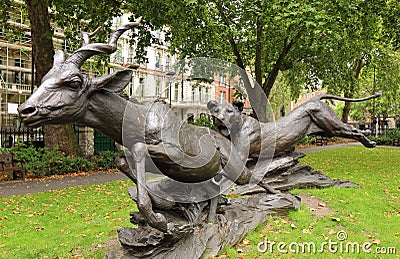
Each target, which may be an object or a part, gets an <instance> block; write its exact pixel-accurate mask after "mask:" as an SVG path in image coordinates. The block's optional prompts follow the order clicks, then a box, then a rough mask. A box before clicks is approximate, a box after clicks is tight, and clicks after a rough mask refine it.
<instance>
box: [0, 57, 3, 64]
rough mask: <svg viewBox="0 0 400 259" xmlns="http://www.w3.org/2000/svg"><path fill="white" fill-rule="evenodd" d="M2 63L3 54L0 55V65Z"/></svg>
mask: <svg viewBox="0 0 400 259" xmlns="http://www.w3.org/2000/svg"><path fill="white" fill-rule="evenodd" d="M2 64H3V56H0V65H2Z"/></svg>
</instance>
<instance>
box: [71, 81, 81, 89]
mask: <svg viewBox="0 0 400 259" xmlns="http://www.w3.org/2000/svg"><path fill="white" fill-rule="evenodd" d="M68 86H69V87H71V88H79V87H80V86H81V81H79V80H73V81H70V82H68Z"/></svg>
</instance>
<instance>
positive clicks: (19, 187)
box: [0, 142, 361, 198]
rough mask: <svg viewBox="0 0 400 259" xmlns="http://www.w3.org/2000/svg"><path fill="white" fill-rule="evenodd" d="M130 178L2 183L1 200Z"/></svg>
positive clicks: (109, 174)
mask: <svg viewBox="0 0 400 259" xmlns="http://www.w3.org/2000/svg"><path fill="white" fill-rule="evenodd" d="M358 145H361V144H360V143H358V142H351V143H343V144H334V145H327V146H317V147H310V148H302V149H298V151H300V152H304V153H309V152H316V151H320V150H327V149H332V148H341V147H347V146H358ZM127 179H128V178H127V177H126V176H125V175H124V174H122V173H121V172H119V171H118V170H114V171H111V172H99V173H92V174H88V175H83V176H65V177H63V178H59V179H51V178H50V179H39V180H36V179H35V180H32V179H28V180H25V181H21V180H16V181H5V182H0V198H4V197H9V196H14V195H24V194H28V193H37V192H45V191H50V190H58V189H64V188H70V187H76V186H83V185H91V184H101V183H105V182H111V181H117V180H127Z"/></svg>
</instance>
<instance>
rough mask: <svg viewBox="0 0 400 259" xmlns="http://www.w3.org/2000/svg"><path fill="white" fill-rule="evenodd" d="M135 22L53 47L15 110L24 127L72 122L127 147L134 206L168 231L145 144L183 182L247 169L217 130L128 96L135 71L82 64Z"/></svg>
mask: <svg viewBox="0 0 400 259" xmlns="http://www.w3.org/2000/svg"><path fill="white" fill-rule="evenodd" d="M139 23H140V18H139V19H138V20H137V21H135V22H131V23H128V24H124V25H121V26H120V27H118V28H117V29H116V30H115V31H114V32H113V33H112V35H111V36H110V38H109V41H108V44H105V43H90V44H89V40H88V39H89V37H88V34H83V39H84V41H83V46H82V47H81V48H79V49H78V50H76V51H75V52H74V53H73V54H71V55H69V56H68V55H66V54H65V53H64V52H63V51H57V52H56V53H55V55H54V64H53V67H52V68H51V70H50V71H49V72H48V73H47V74H46V75H45V76H44V78H43V80H42V83H41V85H40V86H39V87H38V89H37V90H36V91H35V92H34V93H33V94H32V95H31V96H30V97H29V99H28V100H27V101H26V102H25V103H23V104H22V105H21V106H20V107H19V109H18V112H19V116H20V119H21V121H22V122H23V123H24V125H25V126H27V127H38V126H41V125H45V124H66V123H74V124H76V125H81V126H88V127H92V128H94V129H96V130H98V131H100V132H102V133H103V134H105V135H107V136H108V137H110V138H111V139H113V140H114V141H116V142H117V143H119V144H121V145H123V146H125V147H126V148H128V149H129V150H130V151H131V153H132V155H133V158H134V161H135V167H136V170H130V169H129V168H127V167H126V166H125V167H124V165H126V160H124V159H123V158H121V160H120V167H123V168H122V171H123V172H124V173H125V174H126V175H127V176H128V177H129V178H130V179H131V180H133V181H134V182H135V183H136V185H137V200H138V201H137V202H138V208H139V211H140V213H141V214H142V215H143V216H144V217H145V219H146V221H147V222H148V224H149V225H150V226H152V227H155V228H157V229H159V230H161V231H163V232H170V231H171V230H172V229H173V228H174V224H173V223H169V222H167V220H166V219H165V217H164V216H163V215H162V214H160V213H155V212H154V211H153V205H155V206H157V204H158V205H159V204H162V202H163V200H162V197H153V196H151V194H149V193H148V191H147V189H146V186H145V156H146V153H147V152H148V154H149V155H150V157H151V158H153V161H154V162H155V164H156V165H157V166H158V167H159V169H160V171H162V173H163V174H165V175H166V176H169V177H170V178H172V179H174V180H177V181H181V182H202V181H205V180H207V179H212V178H213V177H215V176H218V177H219V176H220V174H224V175H226V176H227V177H228V178H229V179H232V180H233V181H236V182H238V183H245V182H248V180H249V171H248V170H246V168H245V166H244V165H243V163H242V162H241V160H240V157H239V156H238V154H237V153H236V152H231V148H232V146H231V143H230V141H229V140H227V139H226V138H224V137H223V136H222V135H220V134H219V133H217V132H214V131H210V130H209V129H207V128H203V127H196V126H193V125H188V124H186V123H183V124H181V123H180V122H179V121H178V120H177V119H176V118H175V115H173V114H172V113H170V112H169V110H170V109H169V108H168V107H167V105H165V104H164V103H162V102H152V103H148V104H146V105H141V104H137V103H134V102H131V101H129V100H128V98H126V97H127V96H126V95H124V94H123V89H124V88H125V87H126V86H127V84H128V83H129V82H130V80H131V76H132V71H130V70H124V71H118V72H115V73H113V74H110V75H105V76H102V77H99V78H89V77H87V76H85V75H84V74H83V73H82V72H81V70H80V67H81V66H82V64H83V63H84V62H85V60H87V59H88V58H90V57H91V56H94V55H98V54H111V53H113V52H114V51H115V50H116V49H117V41H118V38H119V37H120V36H121V35H122V34H123V33H124V32H125V31H127V30H129V29H131V28H134V27H135V26H137V25H138V24H139ZM123 127H124V130H123ZM193 165H199V166H198V167H195V166H193ZM222 167H224V169H223V170H222V169H221V168H222ZM135 171H136V172H135ZM160 206H162V205H160ZM213 207H215V205H214V206H213Z"/></svg>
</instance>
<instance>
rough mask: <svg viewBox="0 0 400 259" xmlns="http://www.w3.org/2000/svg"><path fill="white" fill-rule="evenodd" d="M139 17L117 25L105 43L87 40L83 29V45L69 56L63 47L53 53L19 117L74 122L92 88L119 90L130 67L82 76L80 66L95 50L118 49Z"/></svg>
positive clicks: (32, 123) (31, 123)
mask: <svg viewBox="0 0 400 259" xmlns="http://www.w3.org/2000/svg"><path fill="white" fill-rule="evenodd" d="M140 21H141V18H139V19H138V20H136V21H135V22H130V23H127V24H124V25H121V26H120V27H118V28H117V29H116V30H115V31H114V32H113V33H112V35H111V36H110V39H109V41H108V43H91V44H89V38H90V36H93V35H94V34H95V32H97V30H96V31H95V32H94V33H92V34H87V33H83V34H82V38H83V45H82V47H81V48H79V49H78V50H76V51H75V52H74V53H73V54H71V55H70V56H68V55H66V54H65V53H64V52H63V51H57V52H56V53H55V55H54V63H53V67H52V68H51V69H50V71H49V72H48V73H47V74H46V75H45V76H44V77H43V79H42V83H41V84H40V86H39V87H38V89H37V90H36V91H35V92H34V93H33V94H32V95H31V96H30V97H29V98H28V100H26V102H25V103H23V104H22V105H21V106H20V107H19V108H18V113H19V117H20V119H21V121H22V122H23V123H24V125H25V126H27V127H38V126H41V125H44V124H66V123H73V122H77V121H79V120H81V119H83V117H84V116H85V112H86V108H87V105H88V98H89V97H90V95H91V94H92V93H93V92H94V91H98V90H106V91H109V92H119V91H122V90H123V89H124V88H125V87H126V85H127V84H128V83H129V81H130V79H131V71H119V72H116V73H113V74H111V75H106V76H102V77H98V78H89V77H87V76H85V75H84V74H83V73H82V72H81V70H80V67H81V66H82V64H83V63H84V62H85V60H87V59H88V58H90V57H92V56H94V55H97V54H111V53H113V52H114V51H116V49H117V41H118V39H119V37H120V36H121V35H122V34H123V33H124V32H125V31H127V30H129V29H131V28H133V27H135V26H137V25H139V23H140Z"/></svg>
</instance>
